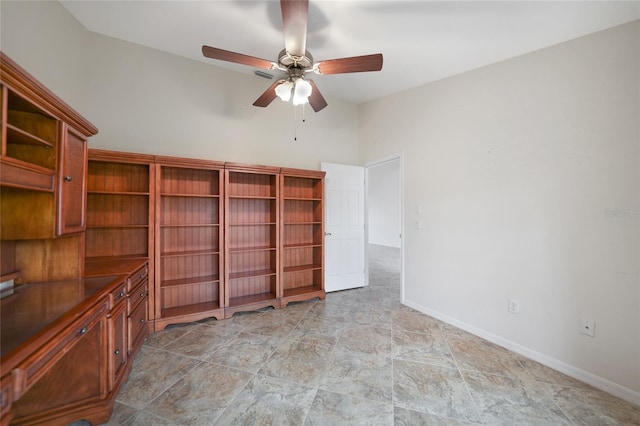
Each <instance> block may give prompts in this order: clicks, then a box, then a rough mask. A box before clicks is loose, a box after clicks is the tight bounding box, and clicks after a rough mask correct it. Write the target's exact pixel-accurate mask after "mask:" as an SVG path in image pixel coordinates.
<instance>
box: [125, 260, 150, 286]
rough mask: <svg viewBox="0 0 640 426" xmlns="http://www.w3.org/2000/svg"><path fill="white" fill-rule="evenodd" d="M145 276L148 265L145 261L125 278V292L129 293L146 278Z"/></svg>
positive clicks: (147, 274) (147, 273) (146, 275)
mask: <svg viewBox="0 0 640 426" xmlns="http://www.w3.org/2000/svg"><path fill="white" fill-rule="evenodd" d="M147 277H149V265H148V264H147V263H145V264H144V266H142V267H140V268H138V269H137V270H136V271H135V272H133V273H132V274H131V275H130V276H129V279H128V280H127V293H131V291H132V290H133V289H134V288H136V287H137V286H138V285H139V284H140V283H141V282H142V281H144V280H145V279H147Z"/></svg>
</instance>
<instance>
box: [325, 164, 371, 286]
mask: <svg viewBox="0 0 640 426" xmlns="http://www.w3.org/2000/svg"><path fill="white" fill-rule="evenodd" d="M321 169H322V170H324V171H325V172H326V177H325V186H324V188H325V189H324V195H325V198H324V211H325V213H324V215H325V217H324V220H325V221H324V229H325V246H324V247H325V251H324V259H325V278H324V287H325V291H327V292H329V291H338V290H346V289H349V288H355V287H362V286H364V285H365V283H366V281H365V273H364V242H365V239H364V167H358V166H346V165H343V164H332V163H322V164H321Z"/></svg>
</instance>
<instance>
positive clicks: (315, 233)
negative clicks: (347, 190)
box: [279, 169, 325, 307]
mask: <svg viewBox="0 0 640 426" xmlns="http://www.w3.org/2000/svg"><path fill="white" fill-rule="evenodd" d="M280 179H281V184H280V186H281V191H282V197H281V198H280V202H281V215H282V220H281V226H282V285H281V294H280V296H279V297H280V298H281V304H282V306H283V307H284V306H286V305H287V304H288V303H290V302H294V301H300V300H308V299H311V298H315V297H319V298H322V299H324V297H325V292H324V276H323V275H324V274H323V266H324V221H323V215H324V211H323V209H324V203H323V192H324V172H314V171H309V170H298V169H282V170H281V174H280Z"/></svg>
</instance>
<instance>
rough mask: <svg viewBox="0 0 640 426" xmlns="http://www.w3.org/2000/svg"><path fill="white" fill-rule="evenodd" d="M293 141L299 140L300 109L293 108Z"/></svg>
mask: <svg viewBox="0 0 640 426" xmlns="http://www.w3.org/2000/svg"><path fill="white" fill-rule="evenodd" d="M293 140H294V141H297V140H298V107H297V106H296V105H294V106H293Z"/></svg>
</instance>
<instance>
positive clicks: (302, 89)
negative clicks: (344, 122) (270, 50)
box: [202, 0, 382, 112]
mask: <svg viewBox="0 0 640 426" xmlns="http://www.w3.org/2000/svg"><path fill="white" fill-rule="evenodd" d="M280 8H281V9H282V24H283V28H284V46H285V48H284V50H282V51H281V52H280V53H279V55H278V61H277V62H273V61H269V60H266V59H261V58H256V57H254V56H248V55H243V54H241V53H236V52H230V51H228V50H223V49H218V48H215V47H210V46H202V54H203V55H204V56H206V57H207V58H211V59H218V60H221V61H227V62H234V63H236V64H242V65H249V66H251V67H255V68H261V69H266V70H280V71H283V72H285V73H286V76H287V78H285V79H280V80H278V81H276V82H274V83H273V84H272V85H271V86H270V87H269V88H268V89H267V90H266V91H265V92H264V93H263V94H262V95H261V96H260V97H259V98H258V99H257V100H256V101H255V102H254V103H253V105H255V106H258V107H266V106H268V105H269V104H270V103H271V102H272V101H273V100H274V99H275V98H276V97H279V98H280V99H282V100H283V101H286V102H288V101H289V100H290V99H292V101H293V104H294V105H301V104H304V103H307V102H309V104H310V105H311V108H313V110H314V111H315V112H318V111H320V110H321V109H323V108H324V107H326V106H327V101H325V99H324V97H323V96H322V94H321V93H320V91H319V90H318V88H317V86H316V85H315V83H314V82H313V80H311V79H307V78H305V75H306V74H307V73H310V72H314V73H316V74H345V73H352V72H365V71H380V70H381V69H382V54H381V53H376V54H373V55H364V56H353V57H348V58H340V59H330V60H324V61H318V62H314V60H313V56H311V54H310V53H309V52H308V51H307V50H306V44H307V22H308V15H309V0H280Z"/></svg>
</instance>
